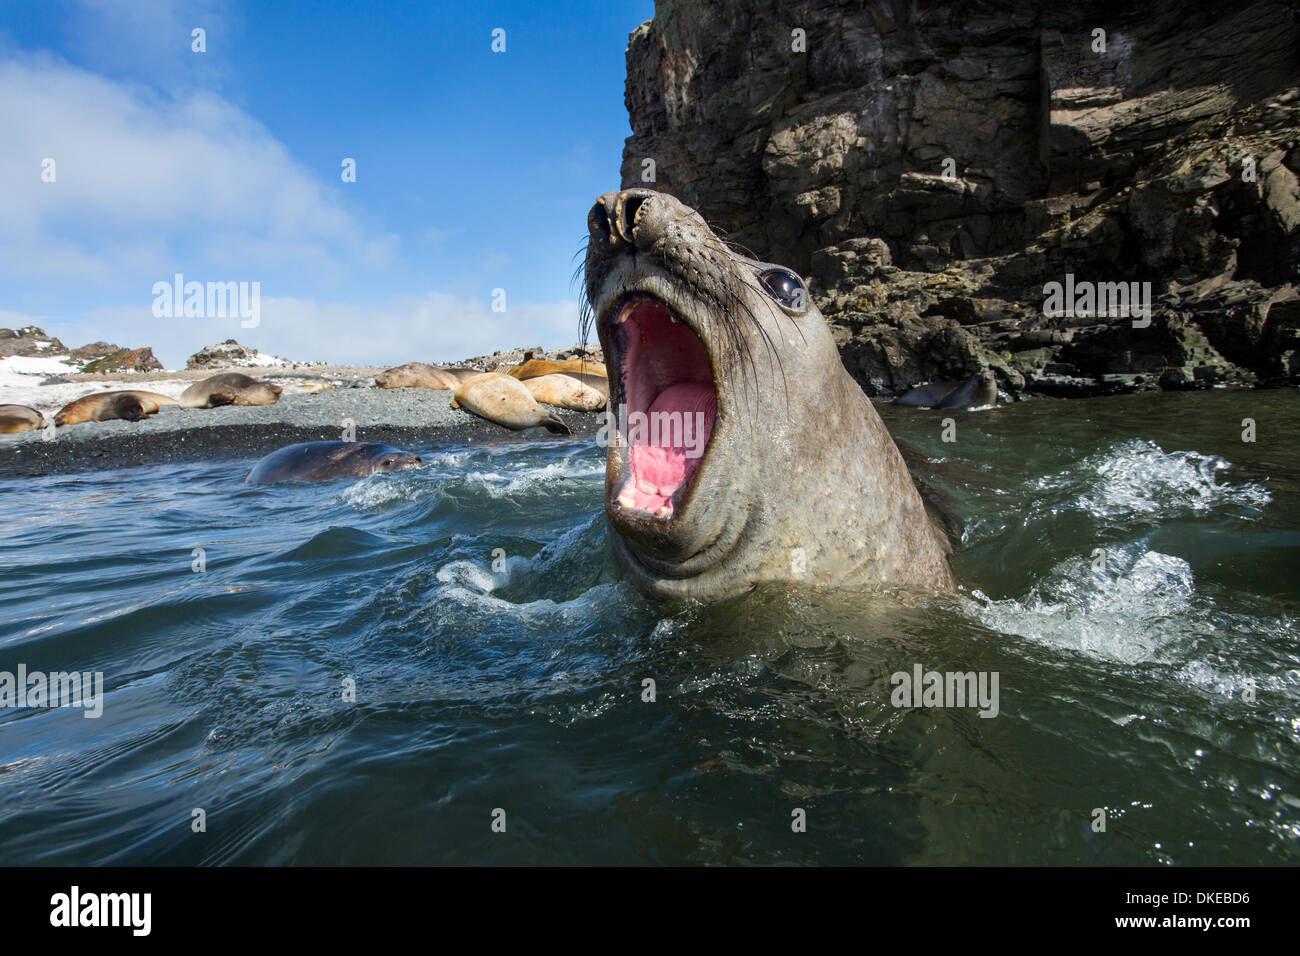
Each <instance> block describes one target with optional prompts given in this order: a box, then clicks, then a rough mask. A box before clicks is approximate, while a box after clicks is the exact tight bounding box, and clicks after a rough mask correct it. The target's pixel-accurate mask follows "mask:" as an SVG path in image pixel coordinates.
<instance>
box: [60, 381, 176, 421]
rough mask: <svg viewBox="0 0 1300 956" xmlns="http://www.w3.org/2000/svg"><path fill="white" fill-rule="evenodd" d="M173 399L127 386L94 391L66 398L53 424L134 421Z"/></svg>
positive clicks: (156, 412) (155, 412)
mask: <svg viewBox="0 0 1300 956" xmlns="http://www.w3.org/2000/svg"><path fill="white" fill-rule="evenodd" d="M175 404H177V402H176V399H174V398H172V397H171V396H169V395H159V394H158V393H157V392H145V391H140V390H139V389H130V390H127V391H122V392H96V393H95V394H94V395H86V396H83V397H82V398H79V399H77V400H76V401H75V402H69V403H68V404H67V405H64V406H63V407H62V408H60V409H59V410H58V411H57V412H56V413H55V415H54V424H55V425H56V426H58V427H60V428H62V427H63V426H64V425H79V424H81V423H82V422H107V421H113V420H114V419H122V420H124V421H128V422H138V421H140V419H142V418H144V417H145V416H147V415H156V414H158V409H160V408H162V407H163V406H164V405H175Z"/></svg>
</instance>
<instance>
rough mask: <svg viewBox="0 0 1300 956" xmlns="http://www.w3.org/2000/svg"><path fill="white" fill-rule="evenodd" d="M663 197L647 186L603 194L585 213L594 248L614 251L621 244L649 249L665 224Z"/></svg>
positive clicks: (661, 235) (659, 236) (657, 238)
mask: <svg viewBox="0 0 1300 956" xmlns="http://www.w3.org/2000/svg"><path fill="white" fill-rule="evenodd" d="M666 212H667V207H666V204H665V202H664V197H663V195H662V194H660V193H656V192H654V191H653V190H650V189H624V190H621V191H618V192H612V193H605V195H603V196H601V197H600V198H599V199H598V200H596V205H594V206H592V207H591V212H590V213H589V214H588V216H587V229H588V231H589V232H590V233H591V238H592V240H593V243H594V244H595V246H596V247H597V248H600V249H603V250H605V251H608V252H614V251H616V250H619V249H621V248H622V247H624V246H632V247H635V248H637V249H643V250H644V249H649V248H651V247H652V246H653V245H654V244H655V243H656V242H658V241H659V239H660V238H662V237H663V235H664V230H665V227H666V225H667V216H666V215H665V213H666Z"/></svg>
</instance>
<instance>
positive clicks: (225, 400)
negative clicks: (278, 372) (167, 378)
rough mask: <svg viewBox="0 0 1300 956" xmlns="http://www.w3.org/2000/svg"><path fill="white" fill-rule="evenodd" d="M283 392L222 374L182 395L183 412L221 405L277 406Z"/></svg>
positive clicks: (267, 384) (235, 374)
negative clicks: (187, 409)
mask: <svg viewBox="0 0 1300 956" xmlns="http://www.w3.org/2000/svg"><path fill="white" fill-rule="evenodd" d="M282 391H283V389H282V388H280V386H279V385H272V384H271V383H270V382H264V381H262V380H261V379H257V378H250V377H249V376H247V375H242V374H240V373H239V372H223V373H222V374H220V375H213V376H211V377H210V378H205V379H204V380H203V381H201V382H195V383H194V384H193V385H191V386H190V387H189V388H187V389H186V390H185V391H183V392H181V407H182V408H218V407H220V406H222V405H274V404H275V403H276V402H278V401H279V400H280V393H281V392H282Z"/></svg>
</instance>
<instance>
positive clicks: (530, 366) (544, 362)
mask: <svg viewBox="0 0 1300 956" xmlns="http://www.w3.org/2000/svg"><path fill="white" fill-rule="evenodd" d="M505 371H506V374H507V375H511V376H513V377H514V378H519V379H524V378H541V377H542V376H543V375H551V374H553V373H555V372H577V373H579V374H581V375H599V376H601V377H602V378H604V377H606V376H607V375H608V373H607V372H606V370H605V364H604V363H603V362H597V361H596V360H595V359H589V358H575V359H565V360H564V361H563V362H552V361H551V360H550V359H529V360H528V361H527V362H523V363H521V364H519V365H516V366H514V367H513V368H508V369H506V370H505Z"/></svg>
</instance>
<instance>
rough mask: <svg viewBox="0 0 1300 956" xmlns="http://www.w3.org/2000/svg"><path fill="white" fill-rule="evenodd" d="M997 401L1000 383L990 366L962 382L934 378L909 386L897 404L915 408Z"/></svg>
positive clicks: (992, 402) (973, 405)
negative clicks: (913, 386) (912, 386)
mask: <svg viewBox="0 0 1300 956" xmlns="http://www.w3.org/2000/svg"><path fill="white" fill-rule="evenodd" d="M997 403H998V383H997V379H996V378H995V377H994V376H993V373H992V372H991V371H989V370H988V369H985V370H984V371H982V372H979V373H977V374H975V375H972V376H971V377H970V378H968V379H966V380H965V381H961V382H931V383H930V384H928V385H918V386H917V387H916V388H909V389H908V390H907V391H906V392H904V393H903V394H902V395H900V396H898V398H896V399H894V404H895V405H907V406H911V407H912V408H935V409H949V408H977V407H979V406H981V405H996V404H997Z"/></svg>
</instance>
